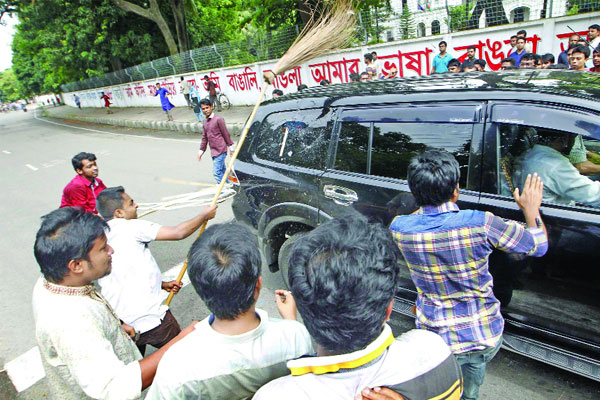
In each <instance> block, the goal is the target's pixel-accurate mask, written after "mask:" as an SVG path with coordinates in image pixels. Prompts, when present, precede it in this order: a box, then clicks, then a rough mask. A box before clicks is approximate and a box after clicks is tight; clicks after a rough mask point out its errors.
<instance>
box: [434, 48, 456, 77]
mask: <svg viewBox="0 0 600 400" xmlns="http://www.w3.org/2000/svg"><path fill="white" fill-rule="evenodd" d="M450 60H452V56H451V55H450V54H448V53H446V55H445V56H444V57H440V55H439V54H438V55H436V56H435V57H433V68H435V72H436V73H438V74H439V73H443V72H447V71H448V63H449V62H450Z"/></svg>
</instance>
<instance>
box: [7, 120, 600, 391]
mask: <svg viewBox="0 0 600 400" xmlns="http://www.w3.org/2000/svg"><path fill="white" fill-rule="evenodd" d="M51 122H54V123H57V122H58V123H61V124H65V125H71V126H72V127H69V126H62V125H56V124H53V123H51ZM81 128H84V129H81ZM198 143H199V138H198V137H194V136H190V135H177V134H174V133H171V132H169V133H165V132H153V133H148V132H146V131H143V130H132V129H119V128H108V127H106V126H92V125H82V124H69V123H63V122H60V121H56V120H52V121H44V120H40V119H35V118H34V113H33V112H28V113H22V112H12V113H8V114H0V170H1V171H2V174H1V175H0V185H1V187H2V189H3V190H2V193H3V196H1V197H0V216H1V221H2V223H3V229H2V233H3V234H2V235H0V273H1V274H2V277H3V279H2V280H1V281H0V293H1V296H2V297H1V302H2V310H3V312H2V319H3V323H2V324H1V325H0V338H1V340H0V364H1V365H5V363H7V362H9V361H11V360H14V359H15V358H17V359H19V360H20V358H18V357H20V356H21V355H22V354H24V353H26V352H27V351H29V350H30V349H32V348H34V347H35V346H36V343H35V338H34V326H33V317H32V313H31V305H30V303H31V291H32V288H33V285H34V283H35V281H36V279H37V278H38V276H39V268H38V266H37V264H36V262H35V260H34V257H33V253H32V246H33V240H34V236H35V232H36V231H37V228H38V227H39V217H40V216H41V215H44V214H45V213H47V212H49V211H51V210H53V209H54V208H55V207H57V206H58V204H59V201H60V195H61V190H62V188H63V187H64V185H65V184H66V183H67V182H68V181H69V180H70V179H71V178H72V177H73V175H74V172H73V169H72V167H71V165H70V158H71V157H72V156H73V155H74V154H76V153H77V152H79V151H90V152H94V153H96V155H97V156H98V164H99V168H100V177H101V178H102V179H103V180H104V182H105V183H106V184H107V185H108V186H115V185H122V186H124V187H125V188H126V190H127V192H128V193H130V194H131V195H132V196H133V197H134V199H135V200H136V201H137V202H139V203H150V202H160V201H168V200H169V198H172V197H173V196H177V195H181V194H185V193H190V192H194V191H197V190H211V187H214V186H213V185H212V183H213V182H212V172H211V162H210V158H208V157H205V159H204V160H203V161H202V163H198V162H197V161H196V160H195V154H196V151H197V147H198ZM198 210H199V208H198V207H190V208H182V209H178V210H172V211H164V212H158V213H155V214H152V215H151V216H148V217H146V218H147V219H149V220H152V221H154V222H158V223H161V224H165V225H172V224H176V223H178V222H180V221H182V220H184V219H187V218H190V217H191V216H193V215H194V213H195V212H197V211H198ZM232 218H233V215H232V212H231V207H230V201H226V202H224V203H221V204H220V206H219V211H218V214H217V218H216V220H217V221H219V222H222V221H227V220H230V219H232ZM192 241H193V238H188V239H187V240H184V241H181V242H171V243H164V242H163V243H153V244H151V249H152V252H153V254H154V256H155V258H156V259H157V261H158V263H159V265H160V266H161V268H162V269H163V270H169V269H170V268H171V267H172V266H174V265H176V264H178V263H180V262H181V261H183V259H184V258H185V254H186V252H187V249H188V248H189V246H190V244H191V243H192ZM263 280H264V289H263V293H262V294H261V298H260V300H259V307H261V308H265V309H267V310H268V311H269V312H270V313H274V312H275V308H274V306H273V295H272V291H273V290H274V289H276V288H280V287H282V284H283V283H282V281H281V279H280V277H279V275H276V274H275V275H274V274H271V273H269V272H268V271H264V272H263ZM172 309H173V313H174V314H175V316H176V317H177V319H178V320H179V321H180V323H181V324H182V325H187V324H188V323H189V322H191V321H192V320H194V319H200V318H204V317H205V316H206V315H207V311H206V309H205V307H204V305H203V304H202V302H201V301H200V300H199V299H198V297H197V296H196V294H195V292H194V290H193V289H192V288H191V287H190V286H187V287H186V288H184V289H183V290H182V292H181V293H180V294H179V295H178V296H177V297H175V299H174V300H173V303H172ZM392 323H393V327H394V330H395V331H396V332H398V333H399V332H401V331H403V330H406V329H408V328H410V327H411V326H412V321H410V320H408V319H405V318H403V317H400V316H396V317H395V318H394V319H393V321H392ZM13 365H14V364H13ZM22 368H24V369H25V370H28V371H32V370H34V368H33V367H32V366H31V365H26V366H25V367H22ZM488 371H489V372H488V375H487V377H486V381H485V383H484V386H483V387H482V391H481V397H480V398H481V399H504V398H510V399H535V400H537V399H540V400H541V399H560V400H566V399H597V398H600V384H598V383H597V382H594V381H590V380H587V379H584V378H581V377H579V376H576V375H573V374H570V373H568V372H564V371H562V370H559V369H556V368H553V367H549V366H546V365H544V364H541V363H538V362H535V361H532V360H529V359H526V358H524V357H521V356H518V355H515V354H512V353H509V352H506V351H501V352H500V353H499V355H498V356H497V357H496V358H495V359H494V360H493V361H492V363H491V364H490V365H489V370H488ZM5 375H6V374H5V373H3V374H2V375H0V398H2V399H10V398H15V396H16V398H19V399H39V398H44V396H45V395H46V393H47V388H46V385H45V382H44V380H41V381H39V382H37V383H36V384H34V385H33V386H31V387H29V388H28V389H26V390H24V391H23V392H21V393H20V394H18V395H15V391H14V389H13V388H11V386H10V384H8V383H7V382H6V379H2V378H3V377H5Z"/></svg>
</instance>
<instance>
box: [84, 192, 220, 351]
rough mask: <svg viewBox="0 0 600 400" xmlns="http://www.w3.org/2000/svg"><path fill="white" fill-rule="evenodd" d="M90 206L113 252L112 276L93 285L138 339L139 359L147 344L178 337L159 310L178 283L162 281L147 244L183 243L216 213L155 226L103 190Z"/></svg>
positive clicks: (121, 195) (120, 195) (120, 196)
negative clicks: (105, 224)
mask: <svg viewBox="0 0 600 400" xmlns="http://www.w3.org/2000/svg"><path fill="white" fill-rule="evenodd" d="M105 192H106V193H105ZM96 203H97V208H98V211H99V212H100V215H102V217H103V218H104V219H105V220H106V221H107V222H108V226H109V227H110V231H109V232H108V234H107V236H108V244H109V245H110V246H111V247H112V248H113V249H114V250H115V254H114V255H113V258H112V265H113V267H112V273H111V274H110V275H108V276H106V277H104V278H101V279H99V280H98V285H99V286H100V288H101V292H102V296H104V297H105V298H106V300H108V302H109V303H110V305H111V306H112V307H113V309H114V310H115V312H116V313H117V315H118V316H119V318H120V319H122V320H123V321H124V322H125V323H126V324H128V325H131V326H132V327H133V328H134V329H135V331H136V332H138V333H139V334H140V336H139V338H138V339H137V341H136V344H137V346H138V348H139V349H140V352H141V353H142V355H143V354H144V353H145V350H146V345H147V344H150V345H152V346H154V347H156V348H160V347H162V346H164V345H165V343H167V342H169V341H170V340H171V339H172V338H174V337H175V336H177V335H178V334H179V332H180V331H181V328H180V327H179V324H178V323H177V320H176V319H175V317H173V314H171V311H169V308H168V307H167V306H165V305H164V304H162V303H163V301H164V298H165V297H164V295H163V292H162V291H161V290H165V291H167V292H169V291H171V290H173V291H174V292H177V291H179V289H180V288H181V283H179V282H177V281H170V282H163V281H162V275H161V272H160V269H159V267H158V264H157V263H156V261H155V260H154V257H153V256H152V253H151V252H150V249H149V248H148V243H150V242H152V241H153V240H181V239H185V238H186V237H188V236H190V235H191V234H192V233H193V232H194V231H196V230H197V229H198V228H199V227H200V225H202V223H204V222H205V221H208V220H209V219H212V218H214V216H215V212H216V207H206V208H204V210H203V211H202V212H201V213H200V214H199V215H198V216H196V217H194V218H192V219H190V220H188V221H185V222H183V223H181V224H179V225H177V226H160V225H158V224H155V223H153V222H149V221H144V220H139V219H137V204H136V203H135V202H134V201H133V199H132V198H131V197H130V196H129V195H128V194H127V193H125V189H123V187H122V186H118V187H112V188H108V189H105V190H104V191H103V192H102V193H100V195H98V198H97V200H96ZM165 294H166V293H165Z"/></svg>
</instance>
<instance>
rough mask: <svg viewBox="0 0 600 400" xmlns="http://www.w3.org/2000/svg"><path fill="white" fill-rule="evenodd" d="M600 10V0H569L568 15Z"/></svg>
mask: <svg viewBox="0 0 600 400" xmlns="http://www.w3.org/2000/svg"><path fill="white" fill-rule="evenodd" d="M599 10H600V1H598V0H569V1H568V2H567V15H575V14H579V13H584V12H592V11H599Z"/></svg>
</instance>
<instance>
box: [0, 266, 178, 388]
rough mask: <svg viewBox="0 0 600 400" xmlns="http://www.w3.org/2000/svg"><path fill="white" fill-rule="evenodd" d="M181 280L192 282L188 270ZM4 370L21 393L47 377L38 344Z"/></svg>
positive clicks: (173, 273)
mask: <svg viewBox="0 0 600 400" xmlns="http://www.w3.org/2000/svg"><path fill="white" fill-rule="evenodd" d="M182 266H183V262H180V263H179V264H177V265H174V266H172V267H171V268H169V269H168V270H167V271H165V272H163V273H162V280H163V281H165V282H168V281H172V280H175V279H177V276H178V275H179V272H180V271H181V267H182ZM181 282H182V283H183V287H186V286H187V285H189V284H190V278H189V277H188V274H187V271H186V272H185V274H184V275H183V278H182V279H181ZM161 295H162V297H163V301H164V299H166V298H167V296H168V295H169V293H167V292H166V291H164V290H162V291H161ZM4 370H6V372H7V374H8V377H9V378H10V380H11V382H12V384H13V386H14V387H15V389H16V390H17V392H19V393H20V392H22V391H24V390H27V389H29V388H30V387H31V386H33V385H34V384H35V383H37V382H38V381H40V380H41V379H44V378H45V377H46V373H45V372H44V367H43V365H42V356H41V354H40V349H39V348H38V347H37V346H35V347H34V348H32V349H30V350H29V351H27V352H25V353H23V354H21V355H20V356H18V357H17V358H15V359H14V360H12V361H9V362H7V363H6V364H4Z"/></svg>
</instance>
